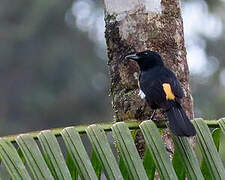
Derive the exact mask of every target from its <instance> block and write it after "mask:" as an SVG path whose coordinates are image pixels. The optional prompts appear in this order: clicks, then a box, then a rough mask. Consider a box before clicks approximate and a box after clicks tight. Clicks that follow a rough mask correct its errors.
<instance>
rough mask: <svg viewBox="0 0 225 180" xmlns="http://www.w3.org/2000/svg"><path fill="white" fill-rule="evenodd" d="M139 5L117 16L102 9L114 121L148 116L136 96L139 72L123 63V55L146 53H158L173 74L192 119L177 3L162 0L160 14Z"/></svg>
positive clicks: (149, 112)
mask: <svg viewBox="0 0 225 180" xmlns="http://www.w3.org/2000/svg"><path fill="white" fill-rule="evenodd" d="M132 1H133V0H132ZM109 2H110V3H113V1H106V0H105V3H109ZM129 2H130V0H128V1H127V3H128V4H129ZM140 2H141V3H140V4H139V5H137V6H136V8H135V9H134V8H133V7H132V9H131V10H130V11H129V10H128V11H127V10H125V11H124V12H123V11H121V8H120V11H119V12H118V13H116V12H117V11H116V10H112V9H110V10H109V9H107V6H105V22H106V30H105V38H106V43H107V53H108V57H109V61H108V65H109V73H110V78H111V86H110V94H111V96H112V101H113V103H112V104H113V109H114V112H115V114H116V117H117V120H118V121H124V120H128V119H133V118H135V119H138V120H146V119H149V118H150V116H151V113H152V111H151V109H150V108H149V107H148V106H146V102H145V100H142V99H141V98H140V97H139V96H138V92H139V88H138V85H137V82H138V81H137V77H138V74H139V68H138V66H137V64H136V63H135V62H132V61H124V57H125V55H127V54H129V53H132V52H139V51H143V50H146V49H150V50H153V51H156V52H158V53H159V54H160V55H161V56H162V58H163V60H164V63H165V65H166V66H167V67H169V68H170V69H171V70H172V71H173V72H174V73H175V74H176V76H177V78H178V79H179V80H180V82H181V84H182V87H183V89H184V93H185V97H184V98H183V108H184V109H185V111H186V112H187V115H188V116H189V118H193V111H192V99H191V95H190V87H189V71H188V66H187V61H186V49H185V46H184V33H183V21H182V17H181V10H180V1H179V0H162V1H161V8H158V10H159V9H160V11H149V10H148V9H149V8H147V5H146V4H145V2H147V1H144V0H140ZM108 7H113V6H108ZM151 9H152V8H151ZM153 9H154V8H153ZM156 118H157V119H165V117H164V115H163V113H162V111H158V113H157V115H156ZM166 138H167V133H166V135H165V139H166ZM142 146H143V145H142ZM171 149H173V148H172V147H171Z"/></svg>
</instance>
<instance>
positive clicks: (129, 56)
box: [125, 53, 140, 61]
mask: <svg viewBox="0 0 225 180" xmlns="http://www.w3.org/2000/svg"><path fill="white" fill-rule="evenodd" d="M139 58H140V57H139V56H138V55H137V54H136V53H134V54H129V55H127V56H126V57H125V59H132V60H135V61H136V60H138V59H139Z"/></svg>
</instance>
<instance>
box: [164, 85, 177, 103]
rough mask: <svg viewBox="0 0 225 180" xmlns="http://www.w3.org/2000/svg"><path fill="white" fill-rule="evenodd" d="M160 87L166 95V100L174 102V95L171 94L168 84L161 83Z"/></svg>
mask: <svg viewBox="0 0 225 180" xmlns="http://www.w3.org/2000/svg"><path fill="white" fill-rule="evenodd" d="M162 86H163V90H164V92H165V94H166V100H174V99H175V96H174V94H173V92H172V89H171V87H170V84H168V83H163V85H162Z"/></svg>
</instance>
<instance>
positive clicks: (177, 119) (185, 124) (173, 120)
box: [166, 102, 196, 137]
mask: <svg viewBox="0 0 225 180" xmlns="http://www.w3.org/2000/svg"><path fill="white" fill-rule="evenodd" d="M171 103H172V106H171V107H170V108H169V109H168V110H167V111H166V114H167V117H168V119H169V127H170V129H171V131H172V132H173V133H174V134H175V135H176V136H188V137H189V136H195V135H196V130H195V128H194V126H193V124H192V123H191V121H190V120H189V119H188V117H187V115H186V113H185V112H184V110H183V109H182V107H181V105H180V104H179V103H177V102H171Z"/></svg>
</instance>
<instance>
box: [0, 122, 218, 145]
mask: <svg viewBox="0 0 225 180" xmlns="http://www.w3.org/2000/svg"><path fill="white" fill-rule="evenodd" d="M204 121H205V122H206V124H207V125H208V127H209V128H219V124H218V121H217V120H204ZM124 122H125V123H126V125H127V126H128V128H129V129H130V130H135V129H139V125H140V123H141V122H142V121H137V120H130V121H124ZM155 123H156V125H157V127H158V128H166V127H167V125H166V121H157V122H155ZM113 124H115V122H113V123H112V122H109V123H99V124H98V125H99V126H101V127H102V128H103V129H104V130H105V131H111V127H112V125H113ZM88 126H89V125H79V126H73V127H74V128H75V129H76V130H77V131H78V132H79V133H80V134H85V133H86V132H85V129H87V127H88ZM63 129H64V127H63V128H55V129H50V130H51V133H52V134H54V135H55V136H61V131H62V130H63ZM40 132H41V131H32V132H27V133H26V134H29V135H31V136H32V137H33V138H34V139H37V135H38V134H39V133H40ZM20 134H25V133H20ZM20 134H15V135H11V136H3V137H1V138H6V139H7V140H8V141H11V142H15V139H16V137H17V136H18V135H20Z"/></svg>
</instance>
